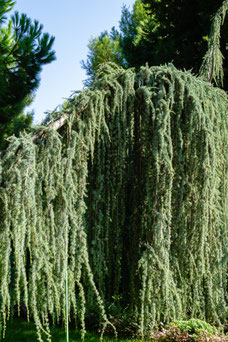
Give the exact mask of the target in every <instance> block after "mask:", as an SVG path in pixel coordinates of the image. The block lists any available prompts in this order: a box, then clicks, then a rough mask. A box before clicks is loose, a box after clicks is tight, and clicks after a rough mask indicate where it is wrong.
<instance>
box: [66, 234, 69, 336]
mask: <svg viewBox="0 0 228 342" xmlns="http://www.w3.org/2000/svg"><path fill="white" fill-rule="evenodd" d="M66 342H69V317H68V229H66Z"/></svg>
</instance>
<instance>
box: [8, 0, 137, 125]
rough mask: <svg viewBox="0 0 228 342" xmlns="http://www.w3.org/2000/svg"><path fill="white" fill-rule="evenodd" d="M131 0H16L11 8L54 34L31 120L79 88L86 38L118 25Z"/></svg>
mask: <svg viewBox="0 0 228 342" xmlns="http://www.w3.org/2000/svg"><path fill="white" fill-rule="evenodd" d="M133 3H134V0H84V1H83V0H17V3H16V5H15V7H14V9H13V11H15V10H17V11H18V12H20V13H22V12H23V13H26V14H27V15H28V16H29V17H30V18H31V19H37V20H39V22H40V23H41V24H43V26H44V30H43V32H48V33H49V34H51V35H53V36H55V43H54V49H55V51H56V57H57V60H56V61H54V62H52V63H51V64H48V65H47V66H44V68H43V70H42V72H41V82H40V86H39V89H38V90H37V93H36V98H35V101H34V102H33V103H32V105H31V106H30V108H29V109H34V110H35V119H34V123H35V124H37V123H39V122H40V121H41V120H42V119H43V118H44V117H45V114H44V112H45V111H47V110H48V111H52V110H54V109H55V108H56V107H57V106H58V105H59V104H61V103H62V102H63V101H64V99H66V98H68V97H69V96H70V95H71V94H72V91H74V90H81V89H82V87H83V83H82V81H83V80H84V79H85V78H86V75H85V71H84V70H83V69H82V68H81V64H80V61H81V60H83V59H84V60H86V55H87V53H88V47H87V45H88V41H89V39H90V38H91V37H92V36H93V37H95V36H97V35H99V34H100V33H101V32H102V31H104V30H108V31H109V30H110V29H111V28H112V26H116V27H117V28H118V24H119V20H120V17H121V8H122V6H123V5H124V4H125V5H127V6H129V7H130V8H132V5H133Z"/></svg>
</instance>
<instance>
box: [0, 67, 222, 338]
mask: <svg viewBox="0 0 228 342" xmlns="http://www.w3.org/2000/svg"><path fill="white" fill-rule="evenodd" d="M227 100H228V98H227V94H226V93H225V92H223V91H222V90H220V89H218V88H214V87H213V86H211V85H210V84H209V83H207V82H204V81H202V80H200V79H197V78H196V77H194V76H193V75H191V73H190V72H182V71H178V70H177V69H176V68H175V67H174V66H172V65H168V66H162V67H152V68H148V67H142V68H141V69H140V71H139V73H137V74H135V73H134V71H133V70H131V69H130V70H123V69H121V68H118V67H117V66H115V65H113V64H108V65H105V66H103V67H102V68H101V70H100V73H99V75H98V81H97V83H96V85H95V86H94V89H92V90H87V91H84V92H82V93H80V94H79V95H77V96H75V98H72V99H70V100H69V105H68V107H67V108H66V109H65V110H64V111H62V112H60V113H58V116H59V117H65V118H68V119H66V122H65V125H63V126H62V127H61V128H59V129H58V131H56V130H55V129H52V128H50V127H49V126H47V127H41V128H39V130H38V132H36V141H35V143H34V140H35V139H34V137H32V136H31V135H28V134H24V135H21V137H20V138H15V137H12V138H11V141H10V144H9V147H8V149H7V150H6V151H5V152H4V153H3V155H2V157H1V162H0V170H1V171H0V202H1V203H0V204H1V205H0V241H1V244H0V310H1V316H2V320H3V322H4V325H5V324H6V320H7V319H8V318H9V316H10V313H11V312H13V310H14V308H15V307H16V306H17V308H18V312H20V309H21V308H23V309H24V308H26V311H27V314H28V317H32V318H33V319H34V320H35V323H36V327H37V332H38V336H39V341H43V339H47V340H48V341H51V337H50V330H49V319H50V317H51V321H52V322H53V323H56V322H57V323H58V322H59V321H60V320H62V319H63V320H65V319H66V314H65V307H66V300H67V301H68V307H69V316H70V317H71V319H73V318H74V319H76V321H80V324H81V327H82V338H84V335H85V317H86V314H89V313H90V310H94V306H97V308H99V309H100V311H99V312H100V321H101V322H103V324H104V326H105V325H107V324H108V308H110V307H111V304H112V301H113V298H114V300H115V298H117V297H118V298H122V299H120V304H121V305H122V306H123V307H126V308H127V310H128V312H129V317H130V316H131V317H132V315H134V318H135V321H136V322H137V323H138V324H139V330H140V332H141V335H144V334H145V333H146V332H148V331H149V330H150V329H152V328H153V327H154V325H155V324H156V323H158V322H160V321H163V322H169V321H171V320H174V319H182V318H187V317H198V318H201V319H205V320H209V321H210V322H214V323H215V324H222V323H224V322H225V319H226V314H227V305H226V295H227V292H226V291H227V290H226V286H227V278H226V277H227V275H226V271H227V263H226V262H227V260H226V259H225V258H224V255H225V253H226V248H227V242H228V241H227V240H228V239H227V211H226V208H225V206H226V205H227V134H226V132H227V109H228V101H227ZM66 260H67V263H66ZM66 274H68V298H67V299H66V292H65V276H66ZM52 322H51V323H52Z"/></svg>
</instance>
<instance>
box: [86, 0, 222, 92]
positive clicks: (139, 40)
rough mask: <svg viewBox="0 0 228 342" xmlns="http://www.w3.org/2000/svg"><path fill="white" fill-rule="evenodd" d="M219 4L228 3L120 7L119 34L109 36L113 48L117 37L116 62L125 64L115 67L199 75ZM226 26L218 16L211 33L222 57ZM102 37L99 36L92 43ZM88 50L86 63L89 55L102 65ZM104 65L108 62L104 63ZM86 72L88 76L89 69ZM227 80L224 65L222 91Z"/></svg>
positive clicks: (171, 1)
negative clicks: (167, 68) (167, 67)
mask: <svg viewBox="0 0 228 342" xmlns="http://www.w3.org/2000/svg"><path fill="white" fill-rule="evenodd" d="M222 4H223V5H224V8H225V7H227V1H223V0H219V1H214V0H208V1H206V2H205V1H204V0H199V1H194V2H192V1H189V0H181V1H180V0H168V1H167V0H136V1H135V3H134V6H133V10H132V11H130V10H129V9H128V8H127V7H126V6H125V7H123V9H122V15H121V19H120V25H119V26H120V27H119V31H120V32H119V33H118V31H117V30H116V34H115V35H112V34H110V35H109V45H112V44H114V42H116V37H117V41H118V43H117V47H118V49H117V53H118V56H121V57H122V59H120V58H119V59H120V60H121V62H122V61H124V64H123V63H118V64H119V65H120V66H124V65H125V66H127V67H135V68H136V70H138V69H139V68H140V66H141V65H145V64H146V63H148V65H149V66H154V65H161V64H164V63H170V62H172V63H173V64H174V65H175V66H176V67H177V68H180V69H186V70H192V72H193V73H195V74H198V72H199V70H200V67H201V64H202V60H203V57H204V56H205V53H206V51H207V46H208V39H209V33H210V27H211V20H212V19H213V16H214V15H215V13H216V11H217V10H218V8H220V7H221V6H222ZM220 19H221V21H222V23H221V22H220ZM227 23H228V20H227V19H225V16H223V17H222V16H221V17H220V18H218V21H217V22H216V25H217V26H216V25H212V31H211V34H213V33H214V31H213V29H214V30H217V39H218V40H217V42H216V44H218V43H219V44H218V46H217V47H218V48H219V49H220V54H221V56H222V55H223V56H224V57H225V56H227V36H228V25H227ZM112 31H113V30H112ZM114 31H115V30H114ZM101 37H102V34H101V36H100V37H97V38H94V39H97V40H99V39H100V38H101ZM88 47H89V54H88V59H87V61H88V62H89V58H90V56H91V55H92V56H93V60H95V61H96V63H97V64H99V63H102V61H101V60H99V58H98V54H97V52H96V50H94V49H92V46H91V43H90V44H89V46H88ZM113 57H114V56H113V55H112V54H109V61H111V62H117V59H116V60H114V58H116V57H114V58H113ZM103 62H107V59H106V60H105V61H103ZM217 62H218V61H217V60H216V64H217ZM97 64H96V65H97ZM220 64H221V59H220V62H219V65H220ZM86 66H87V64H86V63H84V67H85V68H86ZM90 66H92V65H90ZM92 69H93V71H94V68H92ZM86 70H87V75H89V76H90V75H91V68H90V69H89V68H86ZM96 70H97V67H96ZM227 79H228V76H227V67H226V65H224V84H223V87H224V89H227V82H228V81H227Z"/></svg>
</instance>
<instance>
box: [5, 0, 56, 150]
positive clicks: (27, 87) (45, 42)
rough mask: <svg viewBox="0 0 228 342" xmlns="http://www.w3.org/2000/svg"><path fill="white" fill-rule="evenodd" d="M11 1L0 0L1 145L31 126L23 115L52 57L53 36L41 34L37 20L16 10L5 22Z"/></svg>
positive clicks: (12, 3)
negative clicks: (44, 67) (42, 72)
mask: <svg viewBox="0 0 228 342" xmlns="http://www.w3.org/2000/svg"><path fill="white" fill-rule="evenodd" d="M14 3H15V2H14V1H12V0H0V148H3V147H4V146H5V144H6V142H5V138H7V137H8V136H10V135H12V134H18V133H19V132H20V131H21V130H22V129H24V128H25V127H28V126H29V125H31V122H32V115H31V114H30V115H28V116H25V115H24V114H23V109H24V107H25V106H26V105H27V104H28V103H29V102H30V101H31V100H32V94H33V93H34V91H35V90H36V89H37V87H38V85H39V75H40V71H41V68H42V66H43V65H45V64H47V63H50V62H52V61H53V60H54V59H55V53H54V51H53V50H52V46H53V43H54V38H53V37H50V36H49V34H47V33H42V29H43V26H42V25H40V24H39V22H38V21H36V20H35V21H34V23H32V22H31V20H30V19H29V18H28V17H27V16H26V15H25V14H22V15H19V14H18V13H17V12H16V13H15V14H14V15H13V16H12V18H11V19H10V20H8V23H7V22H6V20H7V18H6V13H7V12H9V11H10V10H11V9H12V8H13V5H14Z"/></svg>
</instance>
